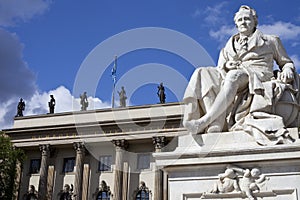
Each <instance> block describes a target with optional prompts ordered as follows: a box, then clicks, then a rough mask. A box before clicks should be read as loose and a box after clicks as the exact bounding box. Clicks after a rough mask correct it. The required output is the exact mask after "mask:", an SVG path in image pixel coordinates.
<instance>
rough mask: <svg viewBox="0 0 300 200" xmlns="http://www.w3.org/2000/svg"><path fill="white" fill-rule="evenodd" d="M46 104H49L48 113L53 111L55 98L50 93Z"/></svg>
mask: <svg viewBox="0 0 300 200" xmlns="http://www.w3.org/2000/svg"><path fill="white" fill-rule="evenodd" d="M48 106H49V113H54V108H55V99H54V96H53V95H52V94H51V95H50V101H49V102H48Z"/></svg>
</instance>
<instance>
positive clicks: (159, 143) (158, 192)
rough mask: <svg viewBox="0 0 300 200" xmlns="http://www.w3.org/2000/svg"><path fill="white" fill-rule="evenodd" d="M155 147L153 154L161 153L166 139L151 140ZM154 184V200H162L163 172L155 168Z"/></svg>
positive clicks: (156, 138) (162, 137) (161, 137)
mask: <svg viewBox="0 0 300 200" xmlns="http://www.w3.org/2000/svg"><path fill="white" fill-rule="evenodd" d="M152 141H153V144H154V146H155V152H156V153H157V152H161V149H162V148H163V147H164V146H165V144H166V137H164V136H158V137H153V138H152ZM154 177H155V184H154V199H162V193H163V192H162V190H163V172H162V170H161V169H160V168H158V167H156V166H155V175H154Z"/></svg>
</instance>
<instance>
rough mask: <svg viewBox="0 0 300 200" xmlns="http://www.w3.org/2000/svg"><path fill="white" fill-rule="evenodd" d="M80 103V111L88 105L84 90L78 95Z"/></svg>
mask: <svg viewBox="0 0 300 200" xmlns="http://www.w3.org/2000/svg"><path fill="white" fill-rule="evenodd" d="M80 104H81V110H82V111H85V110H86V108H87V107H88V106H89V102H88V99H87V95H86V92H84V93H83V94H82V95H80Z"/></svg>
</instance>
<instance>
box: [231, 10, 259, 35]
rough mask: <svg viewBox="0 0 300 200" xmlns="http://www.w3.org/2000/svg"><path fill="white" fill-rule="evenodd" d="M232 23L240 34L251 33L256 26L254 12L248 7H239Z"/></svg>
mask: <svg viewBox="0 0 300 200" xmlns="http://www.w3.org/2000/svg"><path fill="white" fill-rule="evenodd" d="M234 23H235V25H236V27H237V28H238V31H239V32H240V33H243V32H245V33H247V32H250V33H253V32H254V31H255V29H256V27H257V24H258V17H257V15H256V11H255V10H254V9H253V8H251V7H249V6H245V5H243V6H241V7H240V9H239V10H238V12H236V13H235V16H234Z"/></svg>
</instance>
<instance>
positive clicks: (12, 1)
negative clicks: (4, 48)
mask: <svg viewBox="0 0 300 200" xmlns="http://www.w3.org/2000/svg"><path fill="white" fill-rule="evenodd" d="M51 2H52V1H51V0H0V25H1V26H13V25H15V23H16V22H18V21H22V22H27V21H28V20H30V19H31V18H32V17H34V16H35V15H41V14H43V13H44V12H45V11H46V10H47V9H48V8H49V5H50V4H51Z"/></svg>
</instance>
